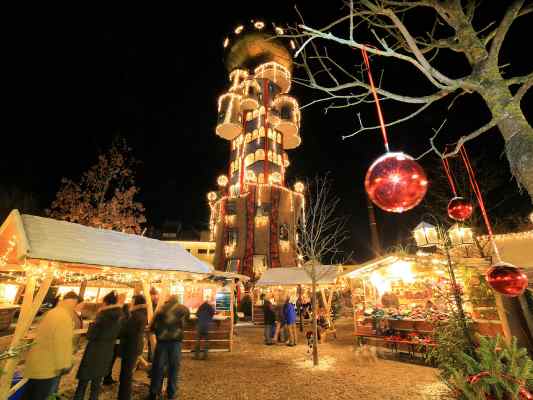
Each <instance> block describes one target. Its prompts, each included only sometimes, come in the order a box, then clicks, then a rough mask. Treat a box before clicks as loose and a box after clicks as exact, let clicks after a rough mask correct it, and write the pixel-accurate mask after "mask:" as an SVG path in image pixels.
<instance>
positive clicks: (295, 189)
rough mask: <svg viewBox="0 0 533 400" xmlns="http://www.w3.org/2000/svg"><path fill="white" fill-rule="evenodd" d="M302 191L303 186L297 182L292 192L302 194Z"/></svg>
mask: <svg viewBox="0 0 533 400" xmlns="http://www.w3.org/2000/svg"><path fill="white" fill-rule="evenodd" d="M304 189H305V186H304V184H303V182H299V181H298V182H296V183H295V184H294V191H295V192H298V193H303V191H304Z"/></svg>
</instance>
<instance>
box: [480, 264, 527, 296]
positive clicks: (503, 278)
mask: <svg viewBox="0 0 533 400" xmlns="http://www.w3.org/2000/svg"><path fill="white" fill-rule="evenodd" d="M486 277H487V283H488V284H489V285H490V287H491V288H493V289H494V290H495V291H497V292H498V293H501V294H503V295H505V296H508V297H516V296H520V295H521V294H522V293H524V291H525V290H526V288H527V284H528V281H527V276H526V274H524V273H523V272H522V271H521V270H520V268H518V267H515V266H514V265H512V264H509V263H505V262H498V263H496V264H494V265H493V266H492V267H490V268H489V270H488V271H487V273H486Z"/></svg>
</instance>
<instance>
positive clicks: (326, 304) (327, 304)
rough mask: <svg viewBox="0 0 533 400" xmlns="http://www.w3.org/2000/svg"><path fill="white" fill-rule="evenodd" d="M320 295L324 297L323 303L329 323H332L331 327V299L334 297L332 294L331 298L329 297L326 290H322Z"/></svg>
mask: <svg viewBox="0 0 533 400" xmlns="http://www.w3.org/2000/svg"><path fill="white" fill-rule="evenodd" d="M320 294H321V296H322V302H323V303H324V308H325V309H326V318H327V320H328V322H329V323H330V325H331V321H330V319H331V315H330V313H331V298H332V297H333V296H332V295H331V294H330V296H329V297H328V296H327V295H326V291H325V290H324V288H320Z"/></svg>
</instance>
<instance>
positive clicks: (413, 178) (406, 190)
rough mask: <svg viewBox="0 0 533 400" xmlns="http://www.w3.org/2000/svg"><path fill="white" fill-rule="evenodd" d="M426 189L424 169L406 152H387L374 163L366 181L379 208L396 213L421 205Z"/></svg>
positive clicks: (370, 194) (367, 189)
mask: <svg viewBox="0 0 533 400" xmlns="http://www.w3.org/2000/svg"><path fill="white" fill-rule="evenodd" d="M427 186H428V181H427V177H426V173H425V172H424V170H423V169H422V167H421V166H420V165H419V164H418V163H417V162H416V161H415V160H414V159H413V158H412V157H411V156H408V155H407V154H404V153H385V154H384V155H382V156H381V157H379V158H378V159H377V160H375V161H374V162H373V163H372V165H371V166H370V168H369V169H368V172H367V173H366V178H365V189H366V192H367V193H368V197H369V198H370V200H372V202H373V203H374V204H376V205H377V206H378V207H379V208H381V209H383V210H385V211H389V212H396V213H401V212H404V211H407V210H410V209H411V208H413V207H415V206H416V205H418V203H420V202H421V201H422V199H423V198H424V196H425V195H426V191H427Z"/></svg>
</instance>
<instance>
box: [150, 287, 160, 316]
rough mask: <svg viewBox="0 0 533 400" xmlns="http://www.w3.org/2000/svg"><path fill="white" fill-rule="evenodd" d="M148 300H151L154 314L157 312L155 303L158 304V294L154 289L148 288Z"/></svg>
mask: <svg viewBox="0 0 533 400" xmlns="http://www.w3.org/2000/svg"><path fill="white" fill-rule="evenodd" d="M150 298H151V299H152V308H153V310H154V312H155V310H157V303H158V302H159V292H158V291H157V289H156V288H155V287H151V288H150Z"/></svg>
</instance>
